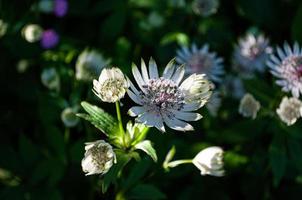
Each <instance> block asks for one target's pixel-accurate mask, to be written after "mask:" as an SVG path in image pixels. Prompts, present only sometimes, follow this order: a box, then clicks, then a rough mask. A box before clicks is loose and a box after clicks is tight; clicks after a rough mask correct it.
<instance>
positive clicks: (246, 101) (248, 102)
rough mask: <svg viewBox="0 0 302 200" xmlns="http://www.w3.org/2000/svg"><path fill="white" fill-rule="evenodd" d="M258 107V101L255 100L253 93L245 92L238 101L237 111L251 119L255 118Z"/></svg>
mask: <svg viewBox="0 0 302 200" xmlns="http://www.w3.org/2000/svg"><path fill="white" fill-rule="evenodd" d="M260 107H261V106H260V103H259V101H257V100H256V99H255V98H254V96H253V95H251V94H249V93H247V94H245V95H244V96H243V97H242V99H241V101H240V105H239V113H240V114H242V115H243V116H244V117H251V118H252V119H255V118H256V117H257V113H258V111H259V110H260Z"/></svg>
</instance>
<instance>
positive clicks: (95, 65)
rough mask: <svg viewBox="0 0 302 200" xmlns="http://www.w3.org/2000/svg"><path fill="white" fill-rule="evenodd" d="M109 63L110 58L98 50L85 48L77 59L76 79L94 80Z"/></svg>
mask: <svg viewBox="0 0 302 200" xmlns="http://www.w3.org/2000/svg"><path fill="white" fill-rule="evenodd" d="M109 63H110V60H109V59H105V58H104V57H103V55H102V54H101V53H99V52H98V51H96V50H88V49H85V50H84V51H83V52H82V53H81V54H80V55H79V57H78V59H77V61H76V79H78V80H82V81H92V80H93V79H95V78H97V76H98V75H99V74H100V73H101V71H102V69H103V68H104V67H105V66H106V65H108V64H109Z"/></svg>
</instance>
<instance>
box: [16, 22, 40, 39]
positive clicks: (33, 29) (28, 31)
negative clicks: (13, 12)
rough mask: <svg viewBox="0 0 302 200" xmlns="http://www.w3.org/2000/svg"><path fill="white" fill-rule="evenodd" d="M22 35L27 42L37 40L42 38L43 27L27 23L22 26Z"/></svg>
mask: <svg viewBox="0 0 302 200" xmlns="http://www.w3.org/2000/svg"><path fill="white" fill-rule="evenodd" d="M21 33H22V36H23V37H24V39H25V40H26V41H27V42H30V43H33V42H37V41H39V40H40V39H41V38H42V34H43V29H42V28H41V26H39V25H37V24H28V25H26V26H24V27H23V29H22V31H21Z"/></svg>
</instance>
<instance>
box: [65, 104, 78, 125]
mask: <svg viewBox="0 0 302 200" xmlns="http://www.w3.org/2000/svg"><path fill="white" fill-rule="evenodd" d="M61 120H62V122H63V123H64V125H65V126H66V127H74V126H76V125H77V124H78V123H79V121H80V120H79V118H78V117H77V116H76V110H75V109H73V108H70V107H68V108H65V109H64V110H63V111H62V113H61Z"/></svg>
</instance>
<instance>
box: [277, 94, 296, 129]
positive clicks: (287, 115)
mask: <svg viewBox="0 0 302 200" xmlns="http://www.w3.org/2000/svg"><path fill="white" fill-rule="evenodd" d="M277 114H278V115H279V117H280V119H281V120H282V121H283V122H284V123H286V124H287V125H288V126H290V125H293V124H294V123H295V122H296V121H297V119H298V118H300V117H301V115H302V102H301V101H300V100H299V99H297V98H295V97H291V98H288V97H283V99H282V101H281V103H280V106H279V108H278V109H277Z"/></svg>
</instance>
